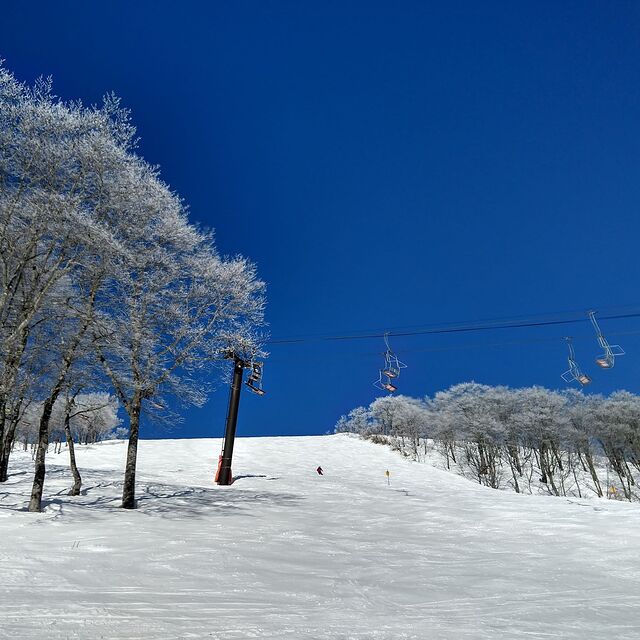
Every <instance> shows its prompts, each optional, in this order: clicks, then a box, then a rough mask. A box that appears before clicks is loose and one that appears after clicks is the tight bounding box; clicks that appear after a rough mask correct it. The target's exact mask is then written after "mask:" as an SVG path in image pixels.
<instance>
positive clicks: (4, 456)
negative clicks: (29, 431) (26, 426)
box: [0, 399, 22, 482]
mask: <svg viewBox="0 0 640 640" xmlns="http://www.w3.org/2000/svg"><path fill="white" fill-rule="evenodd" d="M21 405H22V399H21V400H20V401H19V402H18V403H17V404H16V406H15V407H14V410H13V415H12V416H11V420H10V421H9V426H8V428H7V430H6V432H5V434H4V446H3V447H2V448H1V449H0V482H6V481H7V478H8V477H9V456H10V455H11V452H12V451H13V442H14V438H15V435H16V428H17V427H18V422H19V420H20V407H21Z"/></svg>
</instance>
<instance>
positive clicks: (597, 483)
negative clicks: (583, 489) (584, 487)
mask: <svg viewBox="0 0 640 640" xmlns="http://www.w3.org/2000/svg"><path fill="white" fill-rule="evenodd" d="M584 457H585V459H586V461H587V465H588V466H589V473H590V474H591V479H592V480H593V484H594V485H595V487H596V493H597V494H598V497H599V498H602V487H601V486H600V479H599V478H598V474H597V473H596V467H595V465H594V464H593V456H592V455H591V451H589V450H588V449H587V450H586V451H585V452H584Z"/></svg>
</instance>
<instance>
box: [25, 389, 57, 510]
mask: <svg viewBox="0 0 640 640" xmlns="http://www.w3.org/2000/svg"><path fill="white" fill-rule="evenodd" d="M56 389H57V390H56ZM59 393H60V389H59V388H58V385H56V387H55V388H54V392H53V393H52V394H51V395H50V396H49V397H48V398H47V399H46V400H45V403H44V406H43V408H42V416H41V417H40V426H39V429H38V448H37V451H36V458H35V473H34V475H33V487H32V488H31V500H30V501H29V511H35V512H38V511H40V510H41V509H42V492H43V490H44V477H45V473H46V467H45V456H46V455H47V448H48V447H49V421H50V420H51V412H52V410H53V405H54V404H55V401H56V399H57V397H58V394H59Z"/></svg>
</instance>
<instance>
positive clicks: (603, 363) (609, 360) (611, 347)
mask: <svg viewBox="0 0 640 640" xmlns="http://www.w3.org/2000/svg"><path fill="white" fill-rule="evenodd" d="M588 315H589V319H590V320H591V324H592V325H593V328H594V330H595V332H596V338H597V339H598V344H599V345H600V346H601V347H602V349H603V351H604V353H603V354H602V355H601V356H599V357H598V358H596V364H597V365H598V366H599V367H600V368H601V369H612V368H613V366H614V365H615V363H616V356H623V355H625V352H624V349H623V348H622V347H621V346H620V345H619V344H609V343H608V342H607V339H606V338H605V337H604V336H603V335H602V331H601V329H600V326H599V325H598V321H597V320H596V312H595V311H589V314H588Z"/></svg>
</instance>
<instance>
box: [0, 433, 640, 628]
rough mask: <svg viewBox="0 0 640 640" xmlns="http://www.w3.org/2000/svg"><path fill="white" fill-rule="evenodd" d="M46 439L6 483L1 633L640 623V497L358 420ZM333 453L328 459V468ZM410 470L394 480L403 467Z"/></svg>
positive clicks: (0, 500)
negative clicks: (39, 457) (304, 432)
mask: <svg viewBox="0 0 640 640" xmlns="http://www.w3.org/2000/svg"><path fill="white" fill-rule="evenodd" d="M125 449H126V445H125V443H123V442H121V441H117V442H103V443H99V444H95V445H89V446H81V447H78V450H77V457H78V463H79V466H80V469H81V472H82V474H83V480H84V487H83V492H82V495H81V496H78V497H69V496H67V495H66V492H67V490H68V488H69V487H70V486H71V483H72V479H71V475H70V473H69V471H68V466H67V460H66V451H65V450H64V449H63V451H62V453H61V454H50V455H49V456H48V475H47V484H46V486H45V496H46V497H45V505H46V506H45V509H44V512H43V513H41V514H34V513H28V512H26V511H25V508H26V505H27V502H28V493H29V490H30V480H31V478H30V474H31V468H32V465H33V463H32V461H31V456H30V454H29V453H28V452H22V451H16V452H15V453H14V455H13V458H12V467H11V473H10V477H9V481H8V482H7V483H5V484H3V485H0V539H1V540H2V544H1V546H0V590H1V592H2V597H1V598H0V637H2V638H12V639H15V638H47V639H51V640H54V639H63V638H64V639H70V638H74V639H75V638H82V639H85V638H86V639H89V638H90V639H92V640H93V639H95V638H108V639H110V640H111V639H114V640H115V639H127V640H133V639H138V638H140V639H151V638H153V639H158V640H159V639H176V638H219V639H221V640H222V639H223V638H224V639H225V640H235V639H238V640H239V639H242V640H245V639H247V638H260V639H267V638H268V639H273V640H276V639H277V640H280V639H282V640H285V639H288V638H291V639H300V638H312V639H314V640H325V639H326V640H347V639H352V638H353V639H372V640H373V639H375V640H383V639H384V640H387V639H389V640H391V639H393V640H397V639H407V638H416V639H427V638H429V639H435V640H448V639H451V640H463V639H471V638H473V639H489V638H490V639H495V638H505V639H506V638H509V639H514V638H540V639H543V638H544V639H548V638H562V639H571V638H575V639H580V640H586V639H588V640H598V639H605V638H607V639H610V638H616V640H625V639H628V640H632V639H633V640H637V638H639V637H640V554H639V552H638V548H639V543H640V507H639V506H638V504H629V503H623V502H617V501H609V500H598V499H575V498H570V499H568V498H554V497H546V496H530V495H518V494H512V493H507V492H502V491H496V490H493V489H489V488H486V487H482V486H480V485H477V484H474V483H472V482H470V481H469V480H466V479H464V478H461V477H458V476H455V475H453V474H451V473H447V472H446V471H443V470H439V469H436V468H433V467H431V466H429V465H426V464H421V463H416V462H412V461H410V460H408V459H405V458H403V457H402V456H400V455H399V454H398V453H396V452H393V451H391V450H390V449H389V448H387V447H384V446H381V445H376V444H373V443H371V442H367V441H364V440H361V439H359V438H356V437H353V436H350V435H347V434H340V435H333V436H319V437H279V438H275V437H274V438H239V439H238V440H237V441H236V446H235V453H234V465H233V471H234V474H235V477H236V480H235V482H234V484H233V485H232V486H229V487H219V486H217V485H215V484H214V482H213V475H214V472H215V467H216V463H217V457H218V454H219V452H220V440H161V441H160V440H158V441H142V442H141V443H140V450H139V466H138V484H137V487H138V504H139V508H138V509H137V510H135V511H129V510H123V509H121V508H119V503H120V494H121V490H122V469H123V466H124V459H125ZM319 465H320V466H321V467H322V469H323V470H324V475H322V476H321V475H319V474H318V473H317V472H316V468H317V467H318V466H319ZM387 470H389V472H390V477H389V480H390V484H389V483H388V480H387V477H386V475H385V472H386V471H387Z"/></svg>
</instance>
